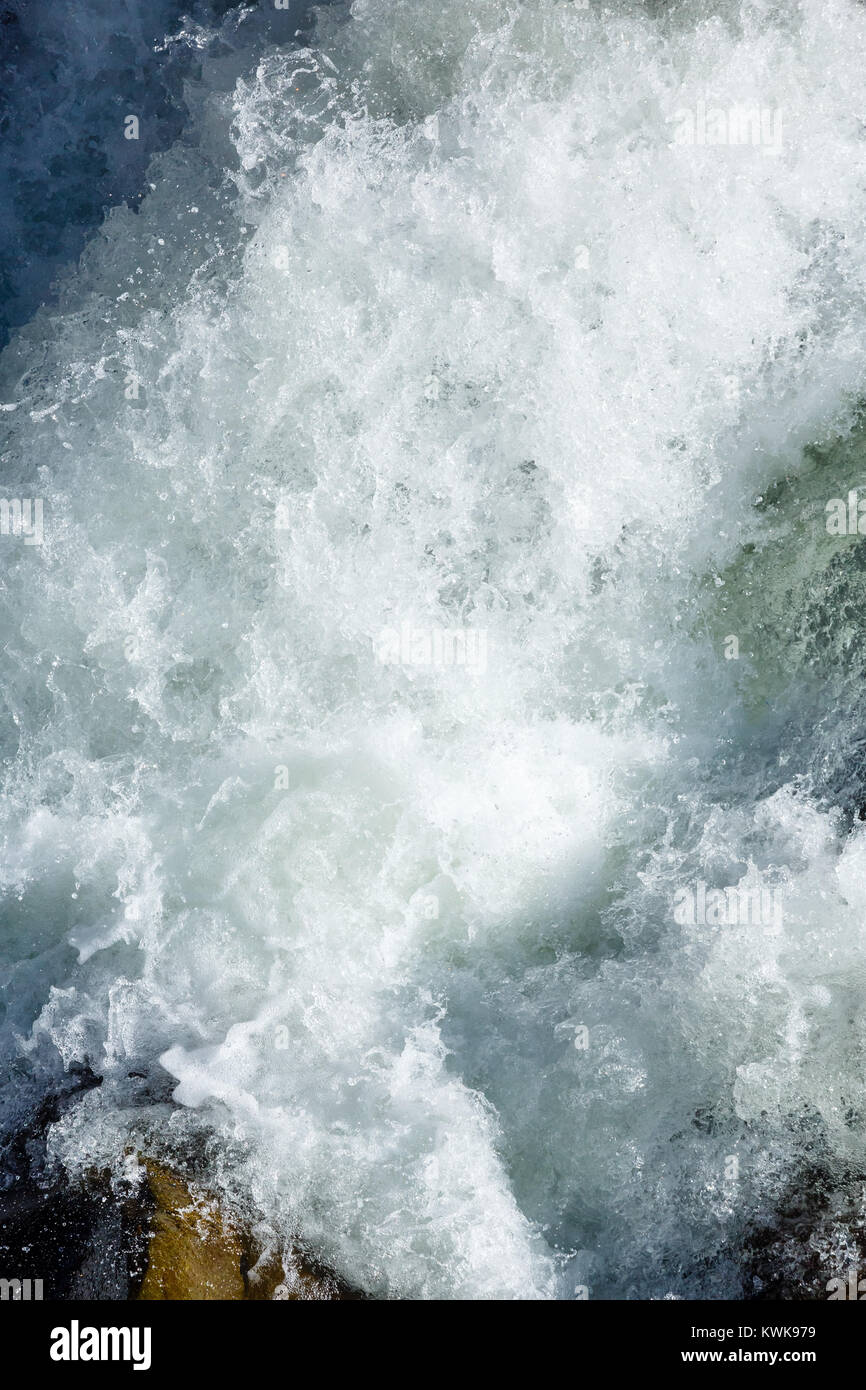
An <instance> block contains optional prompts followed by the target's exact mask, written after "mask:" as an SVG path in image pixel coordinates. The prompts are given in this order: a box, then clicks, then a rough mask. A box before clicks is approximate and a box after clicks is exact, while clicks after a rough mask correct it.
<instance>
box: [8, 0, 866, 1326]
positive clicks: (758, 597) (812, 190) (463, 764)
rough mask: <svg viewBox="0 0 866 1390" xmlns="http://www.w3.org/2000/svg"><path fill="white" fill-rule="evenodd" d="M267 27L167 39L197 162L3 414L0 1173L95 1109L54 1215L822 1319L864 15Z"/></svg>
mask: <svg viewBox="0 0 866 1390" xmlns="http://www.w3.org/2000/svg"><path fill="white" fill-rule="evenodd" d="M137 8H138V7H137V6H135V5H133V4H132V3H128V4H123V5H117V4H115V5H112V6H111V7H110V11H111V13H110V15H109V13H108V11H106V16H105V20H104V22H105V24H106V25H110V26H111V27H112V28H113V29H114V30H115V31H117V30H122V27H123V24H124V22H125V19H126V18H128V19H129V22H130V24H132V23H133V21H132V19H131V15H132V12H133V11H135V10H136V9H137ZM163 8H164V10H165V12H166V14H167V13H168V11H169V10H171V8H172V7H171V6H165V7H163ZM224 9H226V7H225V6H216V7H215V10H224ZM264 9H265V0H262V5H261V6H260V7H257V8H256V7H254V8H252V9H250V8H246V9H238V8H230V9H228V10H227V12H226V13H225V14H222V15H220V14H217V13H215V12H209V13H208V15H207V16H205V14H204V9H203V10H202V14H200V15H199V16H198V17H197V18H188V19H185V20H182V21H180V22H178V24H177V27H176V28H175V29H172V30H169V31H164V32H163V33H161V34H160V35H158V36H157V38H158V44H159V45H161V48H160V52H162V53H164V54H168V55H169V57H170V55H171V54H172V53H173V52H177V53H182V54H185V55H186V56H185V58H184V60H183V62H180V60H179V59H178V66H177V69H176V70H177V72H178V73H179V76H178V79H177V82H176V83H175V89H176V91H175V96H176V100H177V102H178V103H179V105H178V108H177V109H178V112H180V114H179V115H178V116H177V119H176V122H175V125H176V127H177V128H176V129H175V125H173V124H172V121H171V120H169V119H168V118H163V117H161V118H160V119H163V131H162V136H161V138H160V140H159V141H155V143H154V145H153V146H152V148H153V150H154V151H155V152H154V153H153V156H152V158H151V159H150V162H149V164H148V165H147V168H146V174H145V176H144V177H145V182H144V184H143V188H142V189H141V190H139V191H141V192H142V193H143V196H142V197H141V198H140V199H139V200H138V201H136V202H132V201H130V202H127V203H123V202H119V203H118V204H117V205H115V206H114V207H113V208H112V209H111V211H109V212H108V214H107V215H106V217H105V219H104V221H103V222H102V224H101V225H99V226H96V227H94V228H92V229H91V232H90V235H89V239H88V240H87V244H86V247H85V249H84V253H83V255H82V257H81V260H80V263H79V264H78V265H77V266H75V267H74V268H71V269H69V270H68V271H67V272H66V273H65V274H64V276H63V277H62V279H61V281H60V283H59V284H58V286H57V287H56V289H55V291H54V292H53V294H51V295H49V296H48V297H47V298H46V299H45V306H44V307H43V308H42V309H40V310H39V311H38V312H37V313H36V315H35V317H33V318H32V319H31V320H30V322H29V323H28V324H26V325H25V326H23V327H21V328H20V329H19V330H18V331H17V333H15V334H14V335H13V337H12V338H11V341H10V344H9V346H8V347H7V348H6V350H5V353H4V355H3V358H2V361H0V403H2V415H0V420H2V430H3V436H4V437H3V446H2V460H3V473H2V480H3V489H4V495H5V496H6V497H7V498H29V499H42V503H43V515H44V520H43V535H42V537H41V541H42V543H41V544H38V543H28V540H25V538H24V537H22V536H21V535H17V536H16V535H12V534H8V535H4V536H2V537H0V563H2V592H0V599H2V625H3V638H2V690H3V701H2V706H0V709H2V724H0V729H2V732H0V738H2V779H3V792H4V799H3V809H2V836H3V854H2V862H0V875H2V890H3V930H2V937H0V981H2V986H3V995H2V998H3V1005H2V1008H3V1013H2V1014H0V1018H2V1027H0V1060H2V1069H3V1075H4V1082H3V1089H2V1127H3V1130H4V1132H5V1133H6V1134H7V1136H11V1135H15V1134H16V1133H20V1132H21V1131H22V1130H25V1131H26V1127H27V1125H28V1122H29V1118H30V1116H31V1115H32V1113H33V1112H34V1109H35V1107H37V1106H38V1104H39V1102H40V1098H41V1097H44V1096H46V1095H49V1094H52V1093H53V1092H56V1091H57V1089H58V1088H59V1087H61V1086H62V1084H63V1078H64V1076H68V1075H69V1074H70V1073H75V1072H76V1071H77V1072H79V1073H80V1072H81V1071H82V1069H85V1068H86V1069H89V1072H91V1073H93V1075H94V1076H95V1077H99V1078H101V1079H102V1080H101V1085H99V1086H93V1087H91V1088H90V1089H87V1090H85V1091H82V1093H81V1094H80V1095H79V1096H78V1098H77V1099H76V1100H75V1102H74V1103H73V1104H69V1105H68V1106H66V1107H65V1108H63V1109H62V1112H61V1113H59V1114H58V1117H57V1119H56V1122H55V1123H53V1125H51V1127H50V1130H49V1133H48V1148H47V1161H48V1162H49V1164H51V1165H60V1166H61V1167H62V1168H63V1169H65V1171H66V1173H67V1174H68V1175H69V1176H70V1177H71V1178H75V1177H76V1175H80V1174H82V1173H86V1172H88V1171H91V1170H93V1169H94V1167H98V1168H101V1169H105V1168H108V1169H111V1170H112V1172H114V1173H115V1174H116V1175H117V1179H118V1181H123V1180H125V1179H128V1177H129V1173H130V1164H131V1159H130V1155H132V1154H135V1153H148V1154H156V1155H159V1156H162V1157H163V1158H165V1159H166V1160H169V1161H170V1160H171V1158H172V1156H173V1155H176V1154H181V1153H183V1154H186V1155H189V1154H190V1153H197V1154H198V1155H199V1156H200V1162H201V1163H202V1164H203V1165H204V1168H203V1171H204V1172H205V1173H206V1176H207V1181H208V1182H209V1184H210V1185H211V1186H212V1187H214V1188H216V1189H218V1190H220V1191H221V1192H222V1193H223V1194H224V1195H225V1198H226V1200H227V1201H230V1202H232V1203H234V1204H237V1205H239V1206H240V1207H242V1208H243V1209H244V1210H245V1211H246V1212H247V1213H248V1214H249V1219H250V1220H252V1221H253V1222H255V1223H256V1226H257V1229H258V1230H259V1231H260V1232H263V1233H266V1235H267V1238H268V1239H269V1240H271V1241H272V1242H273V1243H274V1244H275V1245H276V1244H280V1243H282V1242H284V1243H287V1244H291V1243H293V1242H300V1243H301V1244H302V1245H303V1247H304V1248H306V1249H307V1250H308V1251H310V1252H312V1253H313V1254H314V1255H315V1256H316V1257H318V1258H319V1259H320V1260H322V1261H323V1262H324V1263H325V1264H327V1265H328V1266H329V1267H331V1268H333V1269H334V1270H336V1271H337V1272H338V1273H339V1274H340V1275H341V1276H342V1277H343V1278H344V1279H345V1280H347V1281H348V1282H349V1283H350V1284H352V1285H354V1286H355V1287H357V1288H358V1289H361V1290H363V1291H365V1292H367V1293H369V1294H372V1295H374V1296H377V1297H402V1298H413V1299H420V1298H428V1299H439V1298H461V1299H478V1298H495V1299H525V1298H544V1299H547V1298H564V1299H568V1298H573V1297H575V1296H580V1295H581V1294H582V1293H583V1292H584V1291H586V1290H588V1291H589V1295H590V1297H592V1298H595V1297H613V1298H663V1297H677V1298H683V1297H684V1298H696V1297H711V1298H712V1297H725V1296H727V1297H734V1298H740V1297H748V1296H753V1295H754V1294H755V1293H756V1292H760V1291H761V1289H762V1288H764V1287H765V1286H766V1272H765V1271H762V1263H761V1261H762V1251H766V1250H768V1249H769V1250H772V1251H773V1252H774V1253H773V1260H774V1268H776V1269H777V1270H779V1269H781V1270H783V1271H786V1272H787V1273H786V1278H787V1284H786V1288H787V1289H788V1290H789V1291H790V1290H796V1289H797V1288H799V1287H805V1286H806V1283H807V1282H808V1279H809V1278H810V1277H813V1276H814V1277H819V1278H820V1282H821V1286H822V1287H823V1281H824V1279H826V1278H829V1277H831V1275H833V1274H834V1273H838V1270H837V1269H836V1264H837V1263H838V1260H839V1258H841V1255H840V1252H844V1251H845V1249H846V1248H847V1244H846V1243H847V1242H849V1240H850V1236H849V1230H850V1225H851V1222H852V1221H853V1220H854V1219H855V1218H856V1217H857V1215H858V1213H859V1211H860V1202H861V1196H862V1194H861V1187H862V1182H863V1180H864V1178H866V1111H864V1108H863V1094H864V1083H866V1075H864V1073H866V1009H864V996H863V981H864V978H866V877H864V875H866V825H864V824H863V823H862V822H861V821H860V820H859V819H858V815H857V812H858V810H859V807H860V805H861V804H862V803H863V802H864V801H866V753H864V730H866V725H864V715H866V684H864V676H866V660H864V658H863V656H862V651H861V644H860V642H859V641H858V636H859V632H858V627H859V619H860V617H861V614H862V612H863V607H864V603H866V564H864V560H863V550H862V547H861V545H859V544H858V540H857V537H856V535H855V536H847V535H846V536H836V535H831V534H829V533H828V529H827V527H826V525H825V505H826V503H827V501H828V500H829V499H831V498H834V497H841V498H846V497H847V495H848V492H849V490H850V489H854V488H856V487H857V486H858V484H859V485H866V450H864V447H863V445H862V444H861V442H860V434H859V430H860V418H859V407H860V403H861V402H862V400H863V399H864V397H866V235H864V228H866V182H864V177H863V153H864V149H866V131H864V124H863V103H862V73H863V57H864V53H866V10H864V8H863V7H862V6H861V5H860V4H858V3H856V2H855V0H799V2H797V0H784V3H782V2H781V0H780V2H779V3H776V0H753V3H749V2H748V0H742V2H741V0H730V3H723V2H722V3H711V0H706V3H695V0H689V3H684V4H670V5H668V4H664V3H661V0H658V2H657V3H649V2H647V3H644V4H641V3H637V0H632V3H629V2H628V0H615V3H611V4H606V3H604V2H603V0H590V3H589V5H588V7H585V8H581V6H580V4H579V3H575V0H435V3H433V0H411V3H410V2H409V0H355V3H354V4H352V5H351V6H349V7H347V8H344V7H342V6H337V5H335V6H330V7H327V8H324V9H322V10H320V11H319V12H318V14H317V16H316V19H315V24H314V27H312V28H310V29H308V30H307V31H305V33H304V34H303V35H302V36H301V37H300V38H298V39H296V40H293V41H290V40H289V39H285V40H277V39H275V38H274V35H273V32H272V29H271V28H270V27H269V25H270V20H269V18H268V16H266V15H265V14H264ZM127 12H128V13H127ZM295 27H296V26H295ZM81 61H82V63H84V59H83V58H82V60H81ZM168 61H169V58H166V62H168ZM86 80H87V82H92V74H91V73H87V74H86ZM84 81H85V77H82V82H84ZM131 100H132V98H130V101H131ZM73 105H74V104H73ZM741 106H745V107H747V108H754V109H758V110H759V111H760V113H761V117H762V120H761V123H760V129H759V130H758V129H756V131H755V134H756V135H757V136H758V138H756V139H754V140H753V139H749V140H738V139H736V138H734V136H733V135H731V133H730V132H731V131H732V130H733V129H734V127H733V118H731V125H730V129H729V135H728V138H727V140H726V141H721V140H720V139H702V138H701V132H702V123H705V112H706V111H708V110H710V111H712V110H716V112H717V116H716V121H717V126H718V110H721V112H722V113H723V114H724V113H730V112H731V111H733V110H734V109H735V108H738V107H741ZM161 109H162V108H161ZM134 110H135V108H134V106H133V105H131V104H129V102H127V103H126V104H125V105H124V106H121V105H117V106H116V107H115V108H114V111H115V112H116V115H113V116H112V122H113V123H112V124H111V128H110V129H109V128H107V127H106V128H105V129H101V130H100V131H99V132H98V138H99V140H100V141H102V142H103V143H104V144H105V145H106V147H109V146H110V145H111V142H112V141H113V142H121V144H122V141H123V138H124V134H123V121H124V118H125V116H126V114H127V111H134ZM684 113H685V114H684ZM692 115H693V116H694V120H693V121H691V117H692ZM141 117H142V119H141V135H140V139H141V141H142V142H143V143H142V145H141V146H140V147H139V148H144V147H145V145H146V142H147V139H148V134H149V132H148V122H147V112H142V113H141ZM765 117H766V119H764V118H765ZM690 121H691V124H690ZM689 129H691V131H692V132H693V135H694V138H693V139H688V138H683V132H684V131H688V130H689ZM112 158H113V157H112ZM112 158H109V159H108V165H107V167H109V172H110V168H112V167H114V166H113V165H112ZM132 191H133V190H132V189H124V190H123V196H124V197H127V196H129V195H131V193H132ZM55 253H57V254H59V253H58V252H57V248H56V247H52V248H50V256H49V253H48V252H46V256H48V257H49V260H50V259H51V257H55V259H56V254H55ZM46 263H47V262H46ZM51 266H52V267H53V266H54V260H51ZM45 294H47V290H46V291H45ZM45 294H43V298H45ZM37 539H38V538H37V537H35V536H32V537H30V538H29V540H31V541H36V540H37ZM455 632H456V633H457V634H458V636H457V638H454V637H453V635H454V633H455ZM443 633H445V634H446V637H447V634H451V638H452V639H453V645H452V655H453V656H454V657H455V659H454V660H453V661H451V662H448V661H446V660H444V659H443V660H438V659H436V658H437V653H438V654H441V650H442V641H440V640H439V639H441V637H442V634H443ZM731 639H735V640H733V641H732V640H731ZM461 656H462V657H463V658H464V659H460V658H461ZM737 886H740V887H743V888H751V889H754V888H757V889H763V890H764V893H765V897H769V898H771V899H772V901H773V904H774V910H773V912H772V913H771V914H769V915H767V914H763V915H761V916H760V918H759V920H755V918H754V915H752V916H750V917H748V919H747V920H746V919H744V917H743V915H742V914H741V915H740V916H739V917H737V915H736V914H734V916H733V918H730V916H729V919H728V920H726V921H725V922H722V923H719V921H718V919H716V920H715V921H714V920H713V917H712V914H711V913H701V912H700V911H697V912H694V911H692V912H689V911H682V910H677V909H676V907H675V904H676V903H677V902H679V903H680V905H681V904H682V901H683V895H684V894H685V895H686V897H687V896H688V894H689V893H694V894H696V895H698V896H699V897H700V898H701V899H703V895H704V894H705V893H706V894H709V893H711V891H712V890H713V889H714V888H715V889H718V888H726V887H727V888H729V889H731V888H735V887H737ZM779 905H781V907H779ZM777 909H779V910H777ZM792 1203H793V1204H794V1207H796V1209H797V1212H799V1215H797V1216H796V1218H795V1219H794V1218H791V1217H790V1211H791V1209H792ZM798 1203H799V1205H798ZM786 1213H788V1215H786ZM810 1271H811V1274H810ZM762 1281H763V1282H762ZM804 1281H805V1282H804Z"/></svg>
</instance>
